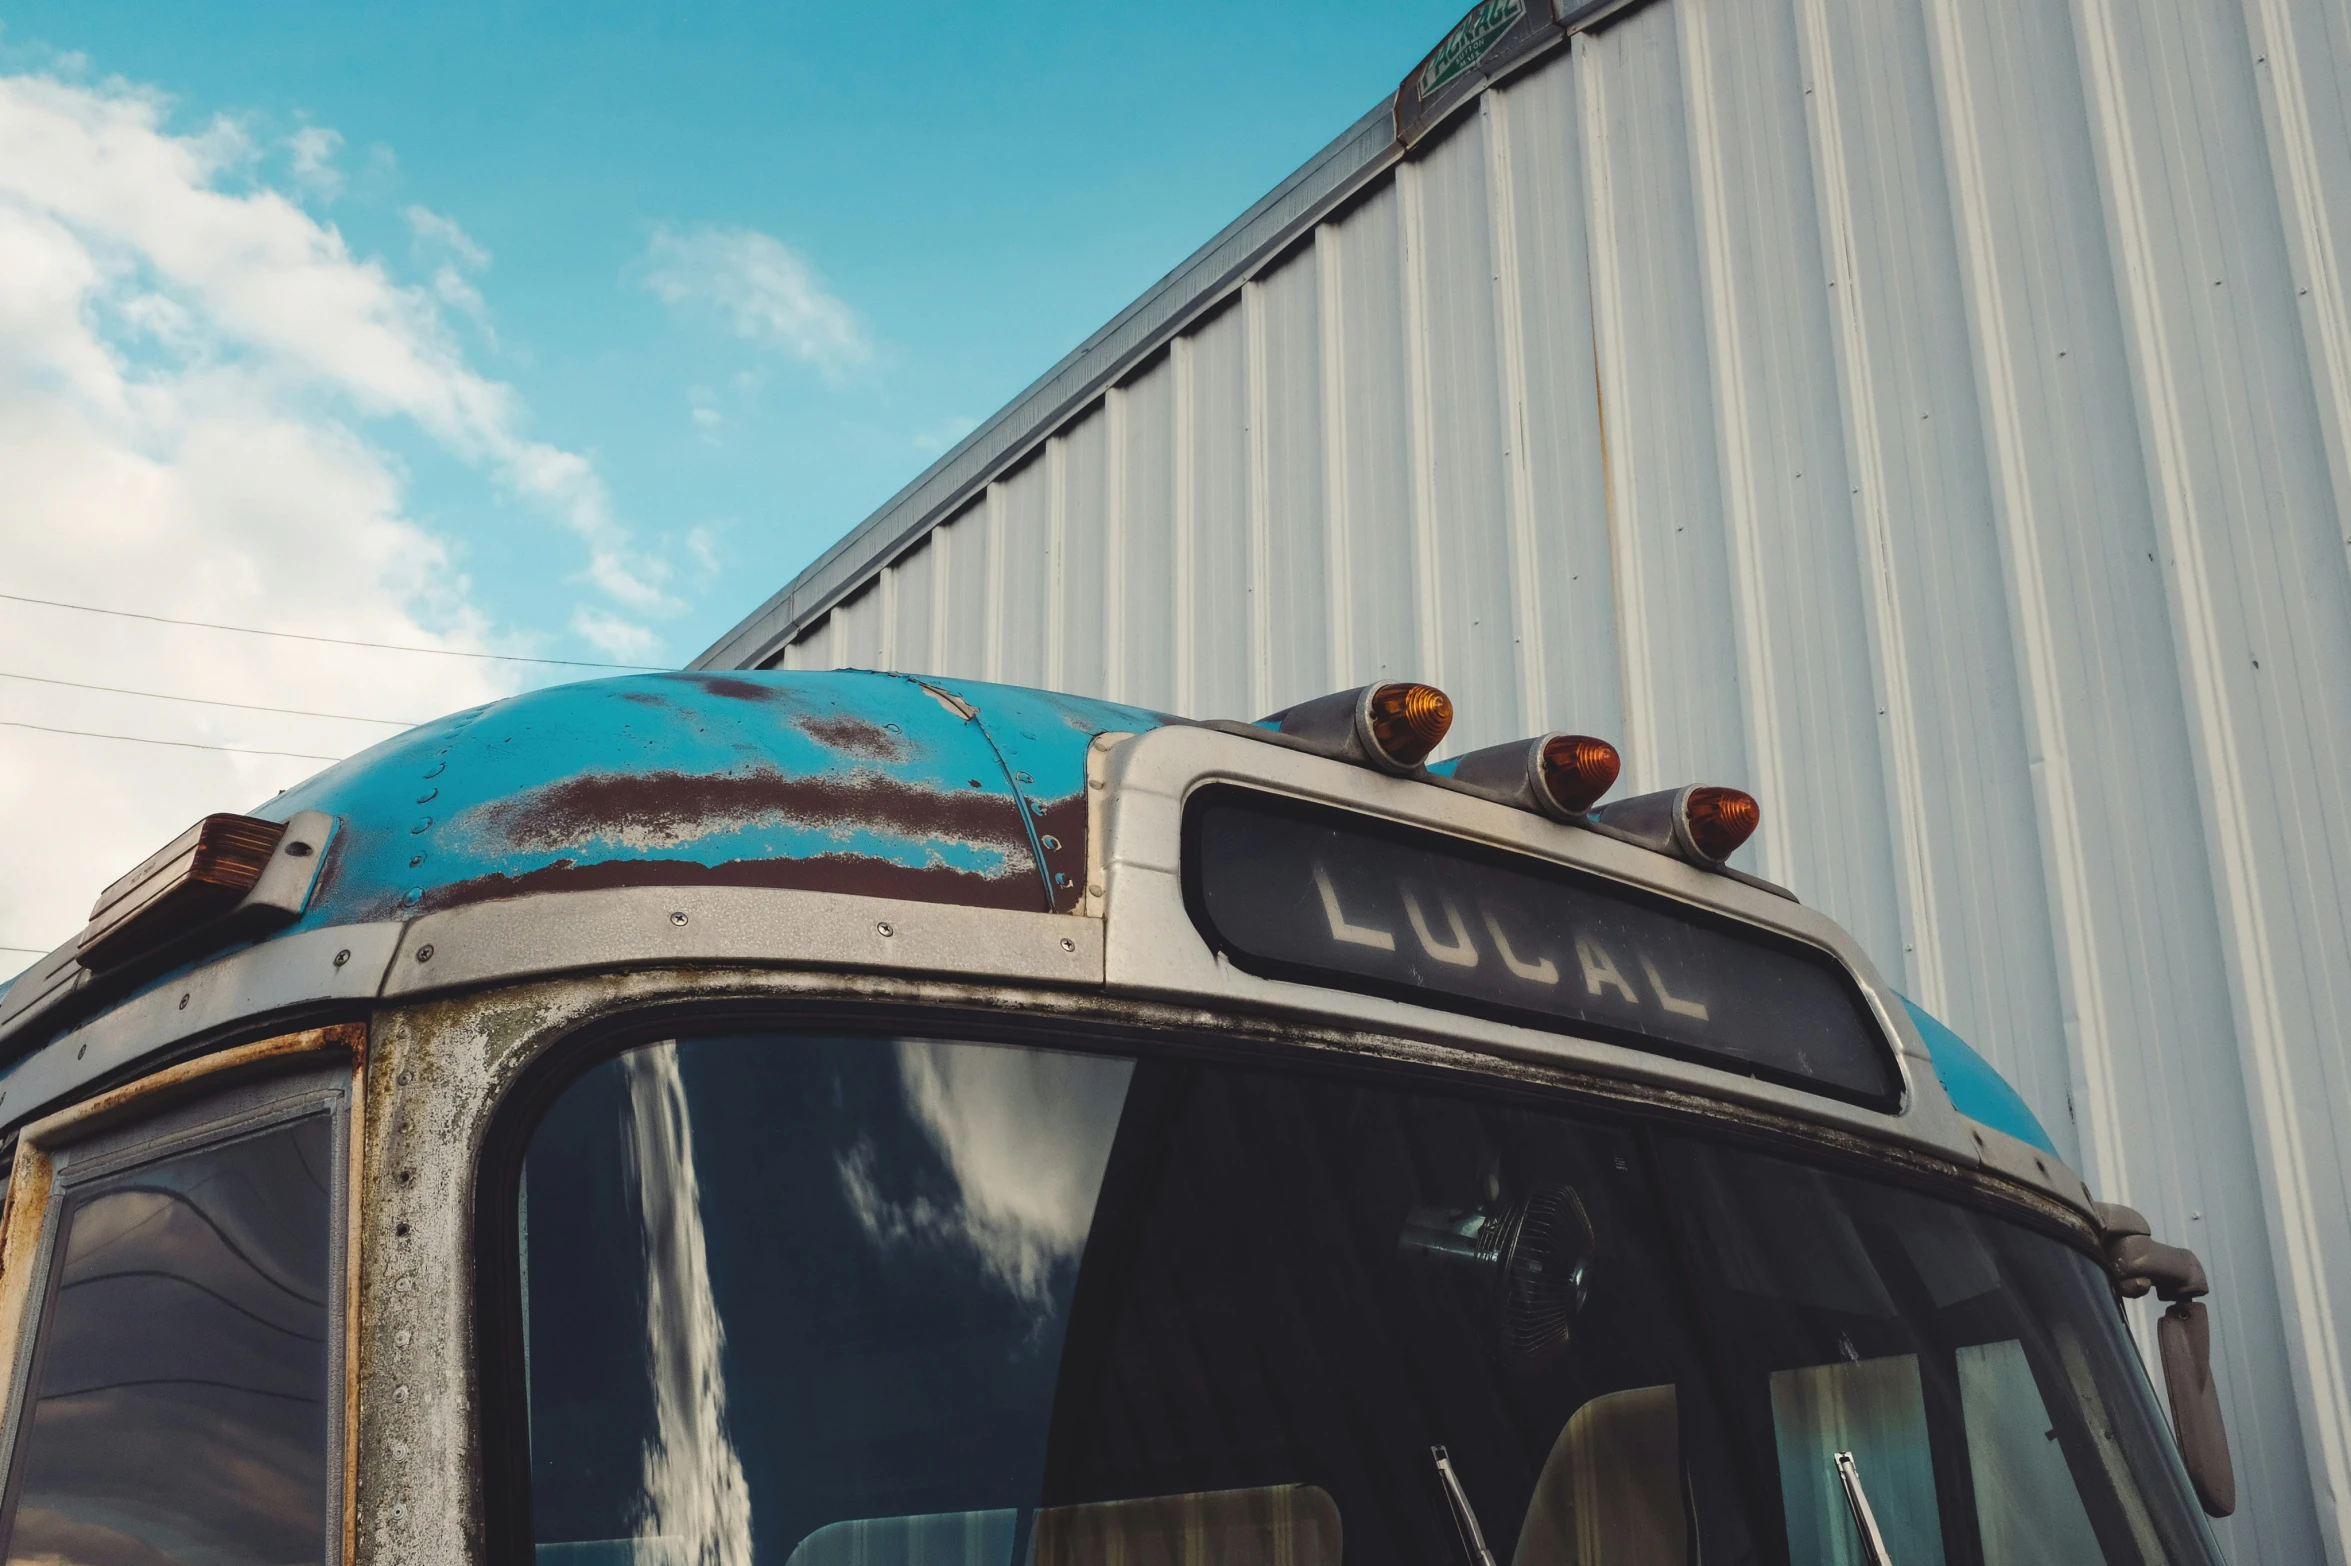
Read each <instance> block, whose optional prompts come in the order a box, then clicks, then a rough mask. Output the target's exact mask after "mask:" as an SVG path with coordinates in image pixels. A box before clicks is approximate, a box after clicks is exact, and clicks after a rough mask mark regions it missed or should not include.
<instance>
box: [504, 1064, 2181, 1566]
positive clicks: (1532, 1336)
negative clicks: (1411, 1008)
mask: <svg viewBox="0 0 2351 1566" xmlns="http://www.w3.org/2000/svg"><path fill="white" fill-rule="evenodd" d="M1851 1168H1852V1166H1851V1165H1846V1166H1841V1167H1839V1168H1831V1167H1828V1166H1825V1165H1816V1164H1812V1163H1808V1162H1804V1161H1801V1160H1800V1159H1797V1158H1794V1157H1787V1156H1781V1155H1780V1154H1779V1152H1777V1151H1776V1150H1775V1151H1764V1150H1759V1149H1757V1148H1756V1147H1753V1146H1749V1145H1743V1144H1734V1143H1732V1142H1730V1141H1726V1140H1719V1139H1714V1138H1711V1137H1708V1136H1702V1135H1698V1134H1695V1133H1689V1132H1684V1131H1680V1130H1677V1129H1674V1128H1671V1127H1668V1126H1664V1125H1661V1124H1649V1123H1645V1122H1639V1121H1630V1120H1617V1119H1612V1118H1611V1117H1609V1116H1608V1115H1606V1114H1604V1113H1598V1112H1590V1113H1587V1112H1584V1111H1581V1110H1577V1109H1571V1108H1566V1107H1558V1108H1555V1107H1551V1106H1548V1105H1544V1106H1536V1105H1533V1104H1530V1102H1529V1101H1528V1100H1527V1099H1525V1098H1523V1097H1521V1098H1513V1099H1498V1098H1491V1097H1478V1096H1472V1095H1459V1096H1455V1095H1452V1094H1450V1093H1441V1092H1433V1091H1428V1090H1426V1089H1424V1088H1422V1087H1420V1086H1418V1085H1416V1084H1413V1083H1408V1082H1404V1081H1402V1080H1400V1079H1396V1078H1363V1077H1355V1076H1346V1075H1340V1074H1336V1073H1333V1074H1328V1075H1318V1074H1313V1073H1310V1072H1305V1071H1300V1070H1296V1069H1269V1068H1266V1067H1263V1066H1241V1065H1235V1064H1231V1063H1229V1060H1222V1061H1212V1060H1203V1059H1194V1058H1171V1057H1166V1056H1156V1055H1155V1056H1146V1057H1142V1058H1131V1057H1122V1056H1111V1055H1099V1054H1081V1053H1070V1052H1064V1051H1057V1050H1046V1049H1030V1048H1017V1047H1010V1046H1005V1045H996V1044H977V1043H959V1042H951V1041H943V1040H938V1039H925V1038H897V1039H890V1038H872V1037H812V1036H807V1035H797V1034H774V1035H763V1036H729V1037H693V1038H686V1039H682V1040H678V1041H673V1042H666V1043H657V1044H650V1045H644V1046H641V1047H638V1048H635V1049H631V1050H629V1051H627V1052H625V1053H622V1054H620V1055H617V1056H615V1057H612V1058H610V1059H608V1060H606V1061H604V1062H603V1063H601V1064H599V1065H596V1066H594V1067H592V1068H590V1069H589V1070H587V1071H586V1072H585V1073H584V1074H582V1075H581V1076H579V1077H578V1078H576V1079H575V1080H574V1081H573V1082H572V1083H571V1085H570V1086H569V1087H568V1088H566V1089H565V1091H564V1092H563V1093H562V1095H561V1096H560V1097H559V1098H558V1099H557V1100H556V1101H555V1102H554V1104H553V1105H552V1107H551V1108H550V1109H549V1110H548V1112H547V1113H546V1115H545V1117H544V1118H543V1119H542V1120H541V1121H540V1123H539V1124H538V1126H537V1128H536V1129H535V1131H534V1132H533V1133H532V1140H531V1142H530V1144H529V1148H528V1152H527V1154H526V1157H525V1161H524V1173H523V1180H522V1189H521V1192H520V1198H519V1202H518V1210H517V1213H516V1219H517V1229H518V1236H519V1244H520V1248H521V1264H522V1265H521V1281H522V1290H521V1299H522V1315H523V1343H524V1354H523V1361H524V1379H525V1381H526V1382H527V1402H528V1439H529V1448H530V1495H529V1502H528V1509H529V1524H530V1531H531V1535H532V1538H533V1540H534V1544H535V1550H536V1555H537V1559H538V1561H539V1562H540V1563H542V1566H619V1563H622V1562H630V1563H637V1562H646V1563H651V1562H659V1563H662V1566H671V1563H675V1566H689V1563H690V1566H752V1563H754V1562H756V1563H759V1566H852V1563H855V1566H949V1563H952V1566H1030V1563H1036V1566H1095V1563H1100V1566H1186V1563H1192V1562H1206V1563H1216V1566H1276V1563H1279V1566H1340V1563H1342V1562H1345V1563H1349V1566H1356V1563H1362V1566H1371V1563H1380V1566H1386V1563H1396V1566H1406V1563H1410V1566H1430V1563H1440V1566H1486V1563H1487V1561H1488V1560H1489V1559H1490V1560H1491V1561H1492V1562H1493V1563H1495V1566H1653V1563H1654V1566H1687V1563H1689V1562H1694V1561H1695V1562H1709V1563H1713V1562H1720V1563H1732V1562H1768V1563H1789V1566H1815V1563H1821V1562H1862V1561H1864V1560H1865V1559H1866V1557H1865V1556H1864V1555H1863V1554H1862V1553H1861V1549H1860V1545H1859V1544H1858V1542H1857V1536H1856V1533H1855V1525H1854V1522H1853V1520H1852V1512H1851V1510H1850V1501H1849V1496H1848V1490H1847V1487H1846V1485H1845V1483H1844V1482H1843V1481H1842V1480H1841V1477H1840V1473H1839V1469H1840V1462H1839V1457H1840V1454H1849V1455H1850V1457H1851V1469H1852V1474H1853V1477H1854V1479H1855V1480H1856V1481H1857V1483H1858V1488H1859V1491H1860V1493H1861V1495H1862V1496H1863V1497H1864V1498H1865V1499H1866V1501H1867V1504H1868V1506H1869V1508H1870V1511H1871V1513H1872V1515H1873V1516H1874V1518H1875V1521H1876V1524H1877V1527H1878V1530H1879V1532H1880V1533H1881V1535H1882V1536H1883V1539H1884V1543H1885V1548H1886V1554H1887V1556H1888V1557H1889V1558H1890V1559H1891V1560H1892V1561H1894V1562H1897V1563H1899V1566H1922V1563H1944V1562H1948V1563H1984V1566H2006V1563H2022V1562H2027V1561H2035V1562H2037V1561H2042V1560H2065V1561H2107V1562H2131V1563H2141V1562H2146V1563H2152V1562H2196V1563H2206V1562H2210V1561H2213V1560H2214V1559H2215V1558H2216V1557H2215V1556H2214V1554H2213V1553H2212V1549H2211V1546H2210V1543H2209V1536H2208V1535H2207V1533H2206V1531H2205V1529H2204V1527H2203V1523H2202V1519H2201V1517H2200V1516H2199V1515H2198V1513H2197V1509H2196V1506H2195V1502H2194V1500H2193V1498H2192V1496H2191V1494H2190V1492H2189V1490H2188V1487H2187V1483H2186V1480H2185V1477H2184V1476H2183V1475H2182V1473H2181V1472H2180V1469H2179V1465H2178V1461H2177V1459H2176V1457H2175V1456H2174V1455H2173V1453H2172V1450H2171V1447H2170V1444H2169V1439H2168V1435H2167V1433H2166V1429H2165V1426H2164V1423H2163V1420H2162V1418H2161V1416H2160V1415H2159V1413H2158V1412H2157V1410H2156V1407H2155V1404H2154V1401H2153V1399H2152V1396H2151V1393H2150V1389H2149V1387H2148V1384H2147V1381H2146V1378H2145V1376H2144V1374H2143V1372H2142V1371H2141V1369H2140V1366H2139V1363H2138V1361H2137V1358H2136V1356H2135V1354H2134V1352H2133V1350H2132V1346H2131V1342H2130V1339H2129V1337H2128V1335H2127V1333H2126V1331H2125V1330H2124V1325H2123V1321H2122V1318H2121V1315H2120V1313H2119V1311H2118V1309H2117V1307H2116V1304H2115V1300H2114V1296H2113V1294H2112V1291H2111V1290H2110V1288H2109V1286H2108V1284H2107V1282H2106V1279H2105V1277H2104V1275H2103V1273H2102V1272H2101V1271H2100V1270H2099V1268H2098V1267H2097V1265H2096V1264H2095V1263H2094V1262H2093V1261H2092V1260H2091V1259H2090V1258H2089V1257H2088V1256H2086V1255H2084V1254H2082V1253H2080V1252H2078V1251H2076V1250H2074V1249H2072V1248H2070V1247H2069V1246H2068V1245H2066V1244H2064V1243H2062V1242H2061V1241H2059V1240H2057V1239H2055V1238H2053V1237H2051V1236H2049V1235H2047V1234H2044V1233H2042V1232H2040V1231H2039V1230H2037V1229H2034V1228H2030V1227H2028V1226H2026V1225H2023V1224H2021V1223H2016V1222H2011V1221H2009V1220H2007V1219H2004V1218H2001V1217H1997V1216H1994V1215H1993V1214H1991V1213H1989V1212H1987V1211H1984V1210H1981V1209H1979V1208H1976V1207H1972V1206H1967V1205H1962V1204H1960V1203H1958V1202H1954V1201H1947V1200H1943V1199H1940V1198H1937V1197H1934V1196H1931V1195H1927V1194H1923V1193H1921V1192H1920V1191H1918V1190H1916V1189H1912V1188H1909V1187H1906V1186H1900V1185H1895V1184H1892V1183H1886V1182H1881V1181H1877V1180H1873V1179H1867V1178H1861V1177H1858V1176H1857V1175H1855V1174H1854V1173H1852V1172H1850V1171H1851Z"/></svg>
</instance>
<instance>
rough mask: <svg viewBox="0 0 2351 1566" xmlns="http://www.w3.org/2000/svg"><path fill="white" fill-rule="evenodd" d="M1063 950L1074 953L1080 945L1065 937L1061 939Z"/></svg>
mask: <svg viewBox="0 0 2351 1566" xmlns="http://www.w3.org/2000/svg"><path fill="white" fill-rule="evenodd" d="M1061 949H1062V950H1063V951H1065V952H1074V951H1076V950H1077V949H1078V943H1077V942H1075V941H1073V940H1071V939H1070V938H1069V937H1068V936H1066V935H1065V936H1063V937H1062V938H1061Z"/></svg>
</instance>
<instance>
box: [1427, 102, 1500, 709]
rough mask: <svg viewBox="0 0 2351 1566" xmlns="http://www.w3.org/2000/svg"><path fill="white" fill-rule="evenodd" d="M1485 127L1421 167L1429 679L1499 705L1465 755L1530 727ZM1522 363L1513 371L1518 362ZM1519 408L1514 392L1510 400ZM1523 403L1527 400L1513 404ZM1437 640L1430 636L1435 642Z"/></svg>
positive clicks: (1465, 128) (1446, 143) (1477, 118)
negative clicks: (1523, 688) (1521, 661)
mask: <svg viewBox="0 0 2351 1566" xmlns="http://www.w3.org/2000/svg"><path fill="white" fill-rule="evenodd" d="M1486 118H1487V117H1486V116H1485V115H1483V114H1480V115H1474V116H1464V117H1463V118H1462V120H1461V121H1460V122H1459V128H1458V129H1456V130H1455V131H1454V132H1453V133H1452V134H1450V135H1448V136H1446V137H1445V138H1444V139H1443V140H1442V141H1440V142H1438V143H1436V144H1435V145H1434V146H1431V147H1429V148H1427V149H1426V150H1425V152H1424V155H1423V157H1422V160H1421V162H1420V165H1419V167H1420V171H1421V174H1422V177H1421V178H1420V180H1419V181H1418V184H1419V193H1420V200H1419V202H1418V208H1419V214H1418V215H1419V221H1418V223H1417V224H1415V225H1414V226H1413V228H1412V229H1411V230H1410V231H1409V232H1408V233H1407V236H1406V244H1407V245H1408V246H1413V247H1416V248H1417V249H1418V251H1419V265H1418V266H1417V267H1415V268H1413V271H1414V272H1415V273H1417V281H1418V285H1419V288H1420V298H1419V300H1418V311H1417V313H1418V315H1419V318H1420V321H1421V323H1422V327H1421V329H1422V332H1423V335H1424V341H1423V343H1422V344H1421V345H1420V347H1421V352H1422V354H1423V355H1424V356H1425V366H1426V367H1425V369H1424V370H1423V371H1422V375H1423V376H1425V384H1426V387H1427V396H1426V400H1427V419H1428V428H1427V434H1426V437H1425V440H1426V460H1427V463H1428V473H1427V478H1426V484H1425V490H1426V498H1427V503H1428V505H1429V508H1430V512H1429V516H1428V519H1427V522H1426V526H1427V528H1428V529H1429V532H1430V534H1431V537H1432V542H1433V544H1434V547H1433V548H1430V549H1428V550H1427V553H1426V560H1427V565H1426V566H1425V567H1424V569H1429V570H1432V571H1433V573H1434V576H1435V582H1434V583H1433V584H1431V585H1432V587H1433V591H1431V592H1428V593H1427V594H1426V595H1425V596H1426V601H1427V602H1428V603H1429V604H1430V605H1431V607H1432V608H1433V610H1434V616H1435V621H1436V627H1435V636H1434V651H1435V654H1436V656H1435V659H1434V661H1433V662H1432V663H1431V664H1430V665H1429V670H1428V672H1429V674H1430V675H1431V676H1432V677H1434V678H1436V679H1439V680H1451V681H1452V682H1454V683H1455V684H1457V685H1459V686H1461V687H1462V688H1464V689H1469V690H1478V691H1483V692H1486V693H1488V694H1487V695H1486V698H1485V699H1484V700H1483V701H1481V702H1480V703H1479V704H1478V705H1477V707H1475V708H1465V709H1463V710H1462V711H1461V713H1460V714H1459V715H1458V716H1457V717H1456V719H1455V733H1454V734H1453V736H1452V737H1451V739H1450V741H1449V743H1450V745H1451V747H1452V749H1453V750H1454V751H1456V752H1458V751H1461V750H1468V749H1475V748H1476V747H1478V746H1480V745H1490V744H1496V743H1499V742H1500V741H1502V740H1506V739H1508V738H1510V737H1511V736H1512V735H1513V734H1518V733H1523V732H1525V730H1524V728H1523V727H1522V723H1521V719H1522V713H1521V710H1520V709H1521V703H1520V700H1519V689H1518V688H1519V677H1518V651H1519V640H1518V625H1517V623H1516V622H1517V595H1516V594H1515V592H1514V591H1513V580H1512V577H1513V573H1512V562H1511V547H1510V546H1511V537H1512V520H1513V519H1512V515H1511V506H1512V500H1513V488H1514V486H1513V484H1512V481H1511V476H1510V474H1509V473H1508V472H1507V471H1506V470H1507V467H1508V464H1509V461H1510V451H1509V446H1510V443H1509V439H1508V436H1507V434H1506V426H1505V423H1504V420H1503V413H1502V410H1503V407H1504V403H1505V391H1506V389H1505V387H1504V385H1503V356H1502V353H1501V342H1500V329H1501V322H1500V320H1498V318H1497V317H1498V313H1499V311H1498V306H1499V305H1500V303H1501V301H1500V298H1499V290H1498V289H1497V287H1496V283H1497V277H1498V270H1497V269H1498V266H1499V264H1500V262H1501V261H1502V260H1503V259H1504V258H1503V256H1502V255H1501V254H1500V253H1499V250H1498V247H1497V245H1496V243H1495V239H1496V235H1495V220H1496V216H1497V214H1496V213H1495V211H1494V208H1493V203H1492V202H1491V201H1490V199H1489V192H1488V183H1489V179H1490V175H1491V170H1490V169H1489V149H1488V143H1489V140H1490V137H1489V135H1488V131H1487V124H1486ZM1514 362H1515V360H1514ZM1508 390H1509V391H1510V392H1511V393H1513V394H1515V391H1516V388H1515V387H1513V388H1509V389H1508ZM1509 400H1510V401H1512V402H1515V401H1516V397H1515V395H1512V396H1511V397H1510V399H1509ZM1424 634H1425V633H1424Z"/></svg>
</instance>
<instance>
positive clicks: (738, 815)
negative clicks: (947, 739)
mask: <svg viewBox="0 0 2351 1566" xmlns="http://www.w3.org/2000/svg"><path fill="white" fill-rule="evenodd" d="M460 820H461V821H462V823H463V825H465V826H466V827H470V828H472V829H474V830H477V831H483V830H486V831H488V832H491V833H494V834H496V835H497V836H499V837H501V838H503V839H505V841H506V842H507V843H508V844H510V845H511V846H513V847H514V848H516V849H520V850H524V851H526V852H527V851H533V850H538V851H550V850H559V849H564V848H570V847H574V846H576V845H579V844H582V843H591V842H597V841H612V842H619V843H625V844H628V845H630V846H632V847H637V848H651V847H674V846H676V845H679V844H684V843H690V842H693V841H696V840H697V839H700V838H704V837H708V836H711V835H712V834H714V833H719V832H727V831H738V830H741V829H743V828H746V827H752V826H756V825H758V824H760V823H762V822H768V821H781V822H790V823H794V824H797V825H802V826H809V827H817V828H829V827H866V828H869V829H871V830H873V831H876V832H880V833H884V834H887V835H891V836H896V837H904V838H912V839H917V840H920V839H924V838H944V839H946V840H948V841H950V842H957V843H971V844H985V845H988V846H990V847H996V848H1001V849H1003V850H1005V851H1006V852H1007V853H1011V852H1013V851H1015V850H1017V851H1018V857H1019V858H1021V859H1024V860H1025V859H1028V858H1029V857H1030V855H1029V852H1028V846H1029V845H1028V834H1027V831H1026V830H1025V829H1024V827H1023V826H1022V824H1021V820H1020V806H1019V805H1018V804H1017V803H1016V802H1015V801H1013V800H1010V799H1007V798H1005V797H1004V796H1003V795H1001V794H983V793H970V792H965V791H962V790H954V789H932V788H925V787H922V786H921V785H919V784H913V783H907V782H904V781H902V780H900V779H898V778H894V777H891V776H889V775H888V774H887V773H883V772H876V771H867V770H860V771H857V772H852V773H850V774H848V775H846V776H838V775H833V774H820V775H817V776H813V777H799V778H795V777H788V776H786V775H785V774H783V773H781V772H778V771H775V770H773V769H772V768H762V769H760V770H758V771H752V772H737V773H722V774H716V775H710V774H694V773H683V772H644V773H588V774H586V775H584V776H581V777H576V778H565V779H563V780H562V781H561V782H557V783H549V784H546V785H545V786H543V787H540V788H535V789H531V790H529V791H527V792H525V793H522V794H517V795H515V796H514V797H513V798H511V799H502V800H498V801H495V802H493V803H491V804H489V805H486V806H483V807H481V808H480V809H479V810H478V811H469V812H467V814H466V817H463V818H460Z"/></svg>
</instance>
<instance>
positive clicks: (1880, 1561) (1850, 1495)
mask: <svg viewBox="0 0 2351 1566" xmlns="http://www.w3.org/2000/svg"><path fill="white" fill-rule="evenodd" d="M1837 1482H1838V1483H1840V1484H1842V1485H1843V1486H1844V1487H1845V1508H1846V1510H1848V1511H1850V1512H1851V1513H1852V1514H1853V1531H1854V1532H1855V1533H1857V1534H1859V1535H1861V1555H1862V1561H1863V1566H1894V1559H1893V1557H1892V1556H1890V1555H1888V1554H1887V1553H1886V1536H1885V1535H1884V1534H1882V1533H1879V1532H1878V1520H1877V1517H1876V1515H1875V1514H1873V1513H1872V1512H1871V1511H1870V1509H1869V1494H1868V1492H1866V1491H1865V1490H1863V1489H1862V1488H1861V1470H1860V1469H1859V1468H1857V1467H1855V1466H1854V1464H1853V1454H1852V1453H1851V1452H1839V1453H1838V1454H1837Z"/></svg>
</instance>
